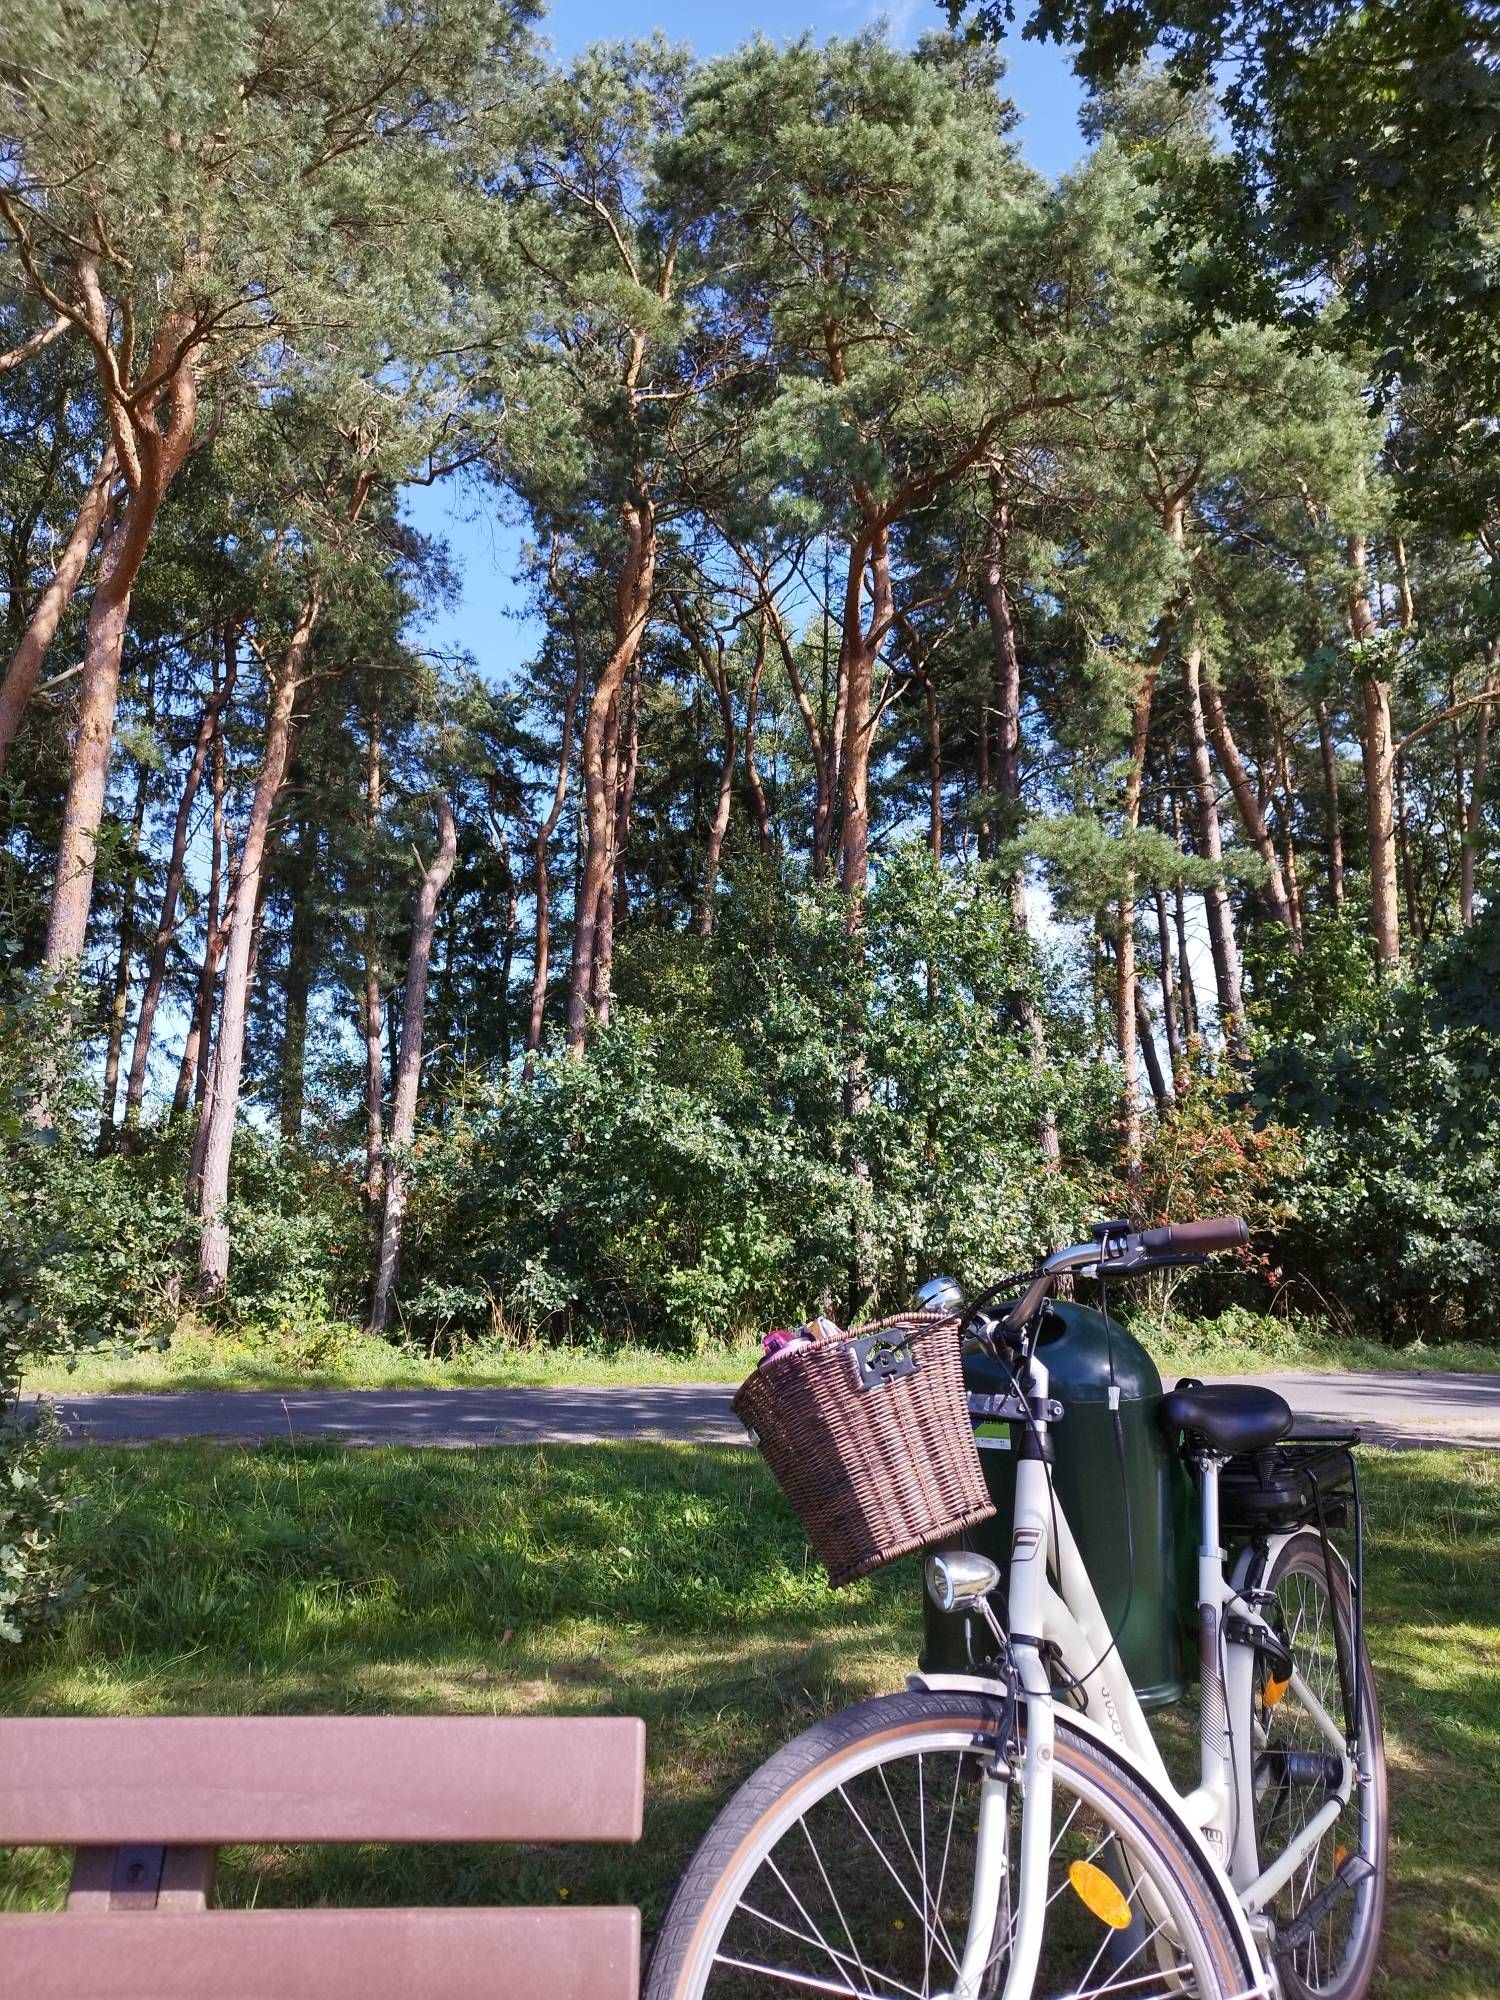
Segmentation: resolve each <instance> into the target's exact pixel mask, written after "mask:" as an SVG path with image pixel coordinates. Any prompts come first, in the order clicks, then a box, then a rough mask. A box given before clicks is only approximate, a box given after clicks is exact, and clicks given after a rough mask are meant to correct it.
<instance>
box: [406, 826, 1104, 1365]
mask: <svg viewBox="0 0 1500 2000" xmlns="http://www.w3.org/2000/svg"><path fill="white" fill-rule="evenodd" d="M756 901H757V899H756V897H755V896H754V894H753V892H752V893H747V895H746V896H745V898H744V900H743V902H741V903H739V904H738V905H736V906H731V908H730V910H728V911H726V916H725V920H724V922H723V924H722V926H721V928H720V931H719V933H718V935H717V936H716V937H715V938H714V939H713V940H711V941H709V942H706V943H700V942H699V941H698V940H695V939H694V940H689V939H682V938H679V939H674V940H670V941H667V940H662V939H657V940H655V942H654V945H653V944H648V945H647V947H646V948H645V950H644V951H643V952H642V954H641V956H640V957H639V958H638V959H636V961H635V963H634V964H633V965H631V964H628V963H627V965H626V966H625V967H624V968H623V969H622V976H621V989H622V994H623V995H625V996H626V1001H627V1004H624V1005H622V1006H620V1007H618V1008H617V1009H616V1012H615V1015H614V1018H613V1020H612V1021H611V1023H610V1025H609V1027H608V1028H607V1029H605V1030H602V1031H601V1032H600V1033H599V1034H598V1036H597V1037H596V1038H595V1040H594V1042H593V1044H592V1046H591V1048H590V1050H589V1053H588V1056H587V1058H586V1059H585V1060H584V1061H581V1062H576V1063H575V1062H569V1061H567V1060H565V1059H562V1058H554V1059H552V1060H551V1061H549V1062H548V1063H547V1064H546V1065H545V1066H544V1067H543V1068H542V1070H541V1071H540V1072H539V1075H538V1077H537V1080H536V1083H535V1084H534V1086H533V1087H531V1088H529V1089H526V1088H522V1089H516V1088H513V1087H512V1088H508V1089H505V1090H503V1091H502V1092H501V1093H500V1094H499V1095H497V1096H496V1097H495V1099H494V1100H493V1101H492V1103H491V1104H490V1106H489V1107H488V1108H487V1110H485V1111H484V1112H483V1113H482V1114H481V1115H480V1116H479V1117H477V1118H476V1119H474V1120H473V1121H471V1122H470V1123H468V1124H467V1125H465V1126H462V1127H459V1128H456V1129H454V1130H451V1131H445V1132H433V1133H429V1134H427V1135H426V1136H424V1137H423V1138H422V1139H420V1140H419V1142H418V1145H417V1147H416V1149H415V1151H416V1159H415V1164H414V1174H413V1189H412V1205H411V1225H410V1240H409V1250H408V1262H407V1270H408V1277H409V1281H410V1282H409V1289H408V1295H407V1302H406V1311H407V1324H408V1329H409V1331H410V1332H411V1333H412V1334H414V1335H416V1336H417V1337H420V1338H421V1339H423V1340H425V1341H429V1342H436V1341H442V1340H445V1339H452V1338H453V1337H454V1336H455V1335H459V1334H465V1333H467V1334H470V1335H473V1334H475V1333H479V1332H482V1331H484V1330H485V1329H486V1327H488V1326H496V1327H501V1328H506V1329H511V1330H513V1331H515V1332H516V1333H517V1334H519V1335H520V1336H522V1337H523V1338H535V1337H538V1336H540V1335H544V1334H545V1335H546V1336H547V1337H549V1338H554V1339H555V1338H569V1337H579V1336H582V1337H599V1336H603V1337H606V1338H629V1337H649V1338H652V1339H654V1340H660V1341H664V1342H666V1343H669V1344H671V1345H675V1346H679V1347H687V1348H692V1347H697V1346H702V1345H703V1344H704V1343H706V1342H708V1341H710V1340H715V1339H723V1338H725V1337H732V1336H736V1335H741V1334H744V1333H753V1332H756V1331H759V1330H761V1329H763V1328H764V1327H766V1326H768V1325H771V1324H773V1323H777V1322H785V1321H796V1320H798V1319H800V1318H803V1317H805V1316H806V1315H807V1314H808V1313H810V1312H812V1311H813V1310H815V1309H816V1308H817V1307H818V1306H819V1305H820V1303H821V1304H823V1305H827V1306H830V1307H831V1308H832V1309H834V1310H835V1311H844V1312H848V1311H851V1310H852V1311H865V1310H868V1309H869V1308H871V1307H872V1306H875V1305H882V1304H883V1305H886V1306H897V1305H900V1304H904V1303H905V1302H906V1300H907V1298H908V1297H909V1295H910V1292H911V1290H912V1288H913V1286H914V1284H915V1283H916V1282H917V1281H919V1280H920V1279H921V1278H922V1277H924V1276H926V1275H927V1274H928V1273H930V1272H931V1271H933V1270H935V1269H945V1268H953V1269H957V1270H960V1271H962V1272H965V1273H967V1274H969V1275H970V1276H971V1277H973V1278H974V1279H976V1280H977V1279H979V1278H981V1277H984V1276H987V1275H991V1274H993V1273H995V1272H996V1271H997V1270H999V1269H1001V1268H1008V1267H1009V1266H1011V1265H1014V1264H1015V1263H1016V1262H1017V1261H1025V1260H1026V1259H1029V1257H1030V1256H1031V1255H1032V1254H1033V1252H1034V1250H1035V1248H1036V1246H1037V1244H1038V1242H1040V1241H1043V1240H1050V1239H1052V1238H1053V1237H1055V1236H1056V1235H1058V1234H1059V1233H1061V1232H1063V1231H1064V1230H1066V1229H1067V1228H1070V1227H1073V1226H1075V1225H1076V1223H1077V1221H1078V1220H1079V1219H1080V1218H1081V1214H1082V1208H1083V1205H1084V1201H1083V1192H1082V1189H1081V1187H1080V1185H1079V1183H1078V1181H1077V1180H1076V1179H1073V1178H1070V1177H1068V1176H1066V1175H1054V1174H1047V1173H1044V1172H1042V1171H1039V1169H1038V1167H1037V1165H1036V1131H1037V1125H1038V1121H1039V1118H1040V1115H1041V1110H1042V1103H1043V1099H1044V1098H1048V1097H1050V1100H1051V1102H1052V1104H1053V1106H1054V1108H1055V1110H1056V1112H1057V1114H1058V1116H1059V1119H1060V1122H1061V1124H1062V1127H1063V1130H1064V1132H1065V1134H1066V1135H1068V1137H1069V1138H1071V1139H1072V1140H1073V1141H1074V1142H1075V1144H1079V1143H1082V1142H1083V1140H1084V1139H1085V1137H1086V1135H1087V1133H1088V1131H1089V1129H1090V1127H1091V1125H1092V1123H1093V1120H1094V1118H1095V1116H1096V1114H1097V1111H1098V1088H1099V1086H1098V1082H1097V1079H1096V1073H1095V1065H1093V1064H1092V1063H1089V1062H1085V1061H1081V1060H1078V1059H1076V1058H1070V1057H1069V1056H1068V1055H1067V1053H1066V1046H1067V1045H1066V1035H1065V1033H1064V1035H1063V1036H1062V1038H1061V1043H1060V1046H1059V1048H1058V1049H1057V1050H1056V1051H1055V1053H1054V1056H1053V1060H1052V1062H1051V1063H1050V1064H1049V1065H1048V1066H1047V1067H1046V1068H1045V1069H1044V1070H1043V1071H1042V1072H1041V1073H1040V1074H1038V1073H1037V1072H1036V1071H1035V1070H1034V1068H1033V1062H1032V1053H1031V1045H1030V1041H1029V1039H1028V1038H1027V1037H1026V1036H1025V1035H1024V1034H1023V1033H1022V1032H1021V1030H1020V1029H1019V1027H1018V1025H1017V1016H1016V1012H1015V1008H1014V1002H1015V1001H1016V1000H1017V999H1018V998H1019V997H1020V996H1021V995H1023V994H1028V993H1039V992H1040V990H1041V989H1040V974H1039V972H1038V969H1037V967H1036V966H1035V965H1034V963H1033V962H1031V960H1030V957H1029V953H1028V950H1027V947H1026V945H1025V941H1024V939H1018V938H1017V936H1016V934H1015V933H1014V931H1013V930H1012V928H1011V926H1010V922H1009V915H1008V907H1007V904H1006V900H1005V897H1004V895H1003V893H1002V892H1000V891H998V890H997V889H996V888H995V887H993V886H992V885H990V884H988V883H987V882H985V881H984V880H983V879H982V878H981V877H978V876H975V875H963V876H958V877H950V876H944V875H940V874H939V873H938V872H937V871H936V870H934V869H933V868H932V866H931V863H930V862H929V861H928V859H927V858H926V856H925V854H923V853H922V852H921V851H920V850H916V849H907V850H903V851H901V852H900V853H899V854H898V855H897V856H896V857H895V858H894V859H893V861H892V863H891V865H890V866H889V867H888V868H886V869H885V870H883V871H882V873H881V876H880V878H879V880H878V882H877V884H876V887H875V889H874V891H873V893H872V895H871V897H870V901H869V905H868V909H867V912H866V918H865V927H864V936H865V941H866V947H867V949H866V955H865V960H864V965H863V969H862V970H856V969H855V968H856V966H857V963H858V961H857V959H856V957H855V955H853V954H851V952H850V951H849V945H848V934H847V930H846V911H845V908H844V906H843V905H842V903H841V902H840V901H839V900H838V899H836V898H833V897H820V896H813V895H798V896H793V897H790V898H783V897H779V896H777V895H776V894H775V893H774V892H768V893H767V894H766V895H765V896H764V898H763V900H761V901H760V903H759V907H758V908H757V907H755V905H756ZM747 906H749V907H747ZM645 984H649V988H650V993H651V998H652V1007H651V1011H650V1012H649V1013H648V1012H647V1011H646V1010H645V1009H644V1007H642V1006H640V1005H631V1004H629V995H630V994H631V993H632V991H633V990H638V989H639V987H640V986H642V985H645ZM856 1062H857V1066H858V1069H859V1073H860V1075H861V1078H862V1102H861V1105H860V1107H859V1108H858V1109H857V1110H856V1112H855V1115H854V1116H853V1117H852V1118H848V1117H846V1116H845V1113H844V1102H845V1090H846V1088H847V1079H848V1075H849V1073H850V1067H851V1063H856ZM862 1241H867V1242H868V1244H869V1246H870V1255H871V1257H872V1258H873V1264H872V1267H871V1268H870V1270H869V1272H868V1274H867V1276H866V1279H865V1282H864V1283H863V1284H862V1285H861V1284H859V1283H858V1282H855V1281H852V1280H851V1262H852V1260H853V1258H854V1255H855V1246H856V1244H857V1243H859V1242H862ZM851 1286H852V1289H851Z"/></svg>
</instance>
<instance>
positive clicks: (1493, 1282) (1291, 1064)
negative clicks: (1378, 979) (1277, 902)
mask: <svg viewBox="0 0 1500 2000" xmlns="http://www.w3.org/2000/svg"><path fill="white" fill-rule="evenodd" d="M1330 961H1331V962H1332V964H1333V966H1334V968H1335V970H1336V972H1337V973H1338V974H1339V978H1338V979H1336V980H1333V981H1329V982H1327V984H1326V985H1325V987H1324V992H1325V993H1326V995H1327V1000H1326V1004H1325V1005H1323V1006H1322V1007H1321V1008H1319V1007H1316V1006H1315V1005H1304V1004H1302V1002H1301V1000H1300V997H1294V999H1293V1003H1292V1004H1291V1005H1290V1006H1289V1007H1288V1009H1287V1027H1288V1029H1289V1032H1287V1033H1286V1035H1285V1039H1280V1040H1272V1042H1271V1044H1270V1046H1269V1047H1268V1048H1267V1049H1266V1051H1265V1053H1264V1054H1263V1056H1262V1057H1261V1060H1260V1062H1259V1064H1258V1065H1257V1070H1256V1079H1255V1081H1256V1087H1257V1101H1258V1102H1259V1103H1260V1104H1261V1105H1262V1106H1265V1107H1269V1106H1272V1105H1274V1107H1275V1110H1276V1114H1277V1115H1278V1116H1279V1117H1281V1118H1284V1119H1286V1120H1288V1121H1289V1122H1290V1123H1292V1124H1293V1125H1295V1126H1296V1128H1297V1130H1298V1132H1299V1133H1300V1135H1301V1141H1302V1146H1303V1149H1304V1161H1303V1165H1302V1167H1301V1169H1300V1170H1299V1171H1298V1172H1297V1173H1296V1174H1295V1175H1294V1176H1292V1178H1291V1179H1290V1181H1289V1183H1288V1186H1287V1197H1288V1202H1289V1206H1290V1208H1291V1210H1292V1213H1293V1217H1294V1221H1293V1222H1292V1225H1291V1227H1290V1228H1289V1231H1288V1252H1289V1263H1290V1266H1291V1269H1292V1270H1293V1271H1294V1272H1295V1273H1296V1275H1297V1276H1298V1277H1299V1279H1300V1281H1301V1284H1302V1286H1304V1287H1305V1288H1306V1290H1305V1293H1304V1296H1305V1298H1306V1299H1307V1300H1308V1302H1310V1303H1320V1304H1321V1305H1322V1306H1323V1307H1324V1309H1332V1310H1335V1311H1336V1312H1338V1311H1341V1312H1343V1313H1346V1314H1347V1315H1348V1316H1349V1317H1350V1318H1351V1319H1352V1320H1353V1321H1354V1322H1355V1323H1356V1324H1357V1325H1358V1326H1359V1327H1361V1328H1368V1329H1369V1330H1370V1331H1372V1332H1376V1333H1379V1334H1380V1335H1382V1336H1383V1337H1385V1338H1387V1339H1397V1340H1411V1339H1415V1338H1422V1339H1429V1340H1430V1339H1443V1338H1445V1337H1447V1338H1468V1339H1476V1338H1482V1339H1485V1340H1494V1339H1495V1338H1496V1337H1497V1335H1500V1316H1497V1309H1496V1303H1495V1301H1496V1293H1497V1286H1500V1203H1497V1202H1496V1199H1495V1188H1496V1186H1497V1183H1500V908H1496V907H1493V906H1492V907H1491V908H1490V909H1489V910H1487V911H1486V912H1485V913H1484V915H1483V916H1482V917H1481V918H1480V920H1479V922H1478V923H1477V924H1476V925H1475V927H1474V928H1473V930H1471V931H1469V932H1467V933H1465V934H1464V935H1462V936H1461V937H1459V938H1456V939H1454V940H1453V941H1452V942H1450V943H1449V944H1447V945H1446V946H1444V947H1443V948H1441V949H1440V950H1437V951H1434V953H1433V954H1432V955H1431V958H1430V959H1429V962H1428V963H1427V965H1426V966H1425V967H1424V968H1423V971H1422V973H1421V974H1420V976H1417V977H1412V978H1410V979H1408V980H1406V981H1404V982H1401V983H1397V984H1391V985H1387V986H1384V987H1376V986H1375V985H1374V983H1373V976H1371V977H1370V978H1368V979H1367V980H1366V982H1365V983H1363V984H1360V983H1359V982H1358V981H1356V980H1354V979H1350V978H1348V976H1347V964H1348V961H1347V957H1346V956H1345V955H1344V953H1343V951H1342V948H1341V944H1340V941H1338V940H1336V939H1335V941H1334V943H1333V946H1332V948H1330V947H1329V943H1328V940H1327V939H1326V938H1325V940H1324V944H1323V948H1322V949H1321V950H1320V952H1319V954H1318V955H1317V956H1316V957H1315V960H1314V965H1313V968H1312V971H1313V975H1314V977H1315V978H1317V977H1318V976H1319V974H1320V973H1321V974H1324V975H1326V973H1327V970H1328V967H1329V964H1330ZM1340 985H1342V994H1341V993H1340V990H1339V989H1340ZM1278 1025H1279V1024H1278V1023H1276V1022H1275V1020H1274V1017H1273V1027H1272V1033H1273V1035H1274V1033H1275V1030H1276V1027H1277V1026H1278Z"/></svg>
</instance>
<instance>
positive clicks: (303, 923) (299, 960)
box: [278, 817, 318, 1143]
mask: <svg viewBox="0 0 1500 2000" xmlns="http://www.w3.org/2000/svg"><path fill="white" fill-rule="evenodd" d="M317 877H318V829H317V825H316V823H315V822H314V821H313V820H311V819H310V818H306V817H304V819H303V821H302V824H301V827H300V829H299V832H298V835H297V845H296V847H295V848H294V849H293V851H292V857H291V866H290V868H289V869H288V881H287V886H288V888H289V889H290V891H291V897H292V922H291V930H290V933H289V935H288V938H287V962H286V983H285V988H284V1005H283V1009H282V1030H281V1077H280V1085H281V1088H280V1099H281V1101H280V1104H279V1106H278V1111H279V1116H280V1125H281V1136H282V1138H283V1139H286V1140H289V1141H292V1142H294V1143H295V1142H296V1141H298V1140H300V1139H301V1137H302V1115H303V1112H304V1110H305V1109H306V1104H307V1010H308V1005H309V1002H310V1001H311V998H312V980H313V959H314V953H315V949H316V938H315V936H314V918H313V911H312V897H313V894H314V890H315V886H316V883H317Z"/></svg>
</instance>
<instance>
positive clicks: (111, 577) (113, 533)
mask: <svg viewBox="0 0 1500 2000" xmlns="http://www.w3.org/2000/svg"><path fill="white" fill-rule="evenodd" d="M182 334H183V328H182V327H181V325H180V324H179V323H178V322H177V321H175V320H169V321H168V322H167V323H166V324H164V326H163V328H162V330H161V332H160V333H159V334H158V335H157V338H156V341H155V343H154V344H153V350H152V351H153V356H157V355H159V356H160V358H159V359H157V360H156V361H155V368H156V371H157V372H158V373H159V374H162V375H164V376H165V380H164V381H163V384H162V388H161V389H160V390H159V391H158V392H157V393H156V394H155V395H154V396H153V397H152V398H151V406H150V408H149V409H143V410H140V411H138V412H136V413H134V414H133V415H132V416H131V417H130V418H129V419H128V422H129V428H130V433H131V439H132V445H133V449H134V454H135V457H136V466H135V470H134V472H133V475H132V479H131V485H130V490H129V493H128V495H127V497H126V499H125V501H124V503H123V505H122V506H121V508H120V509H119V511H118V513H117V514H116V517H115V521H114V526H113V527H112V529H111V530H110V535H109V539H108V541H107V542H106V543H105V545H104V554H103V556H102V557H101V558H100V562H99V574H98V576H97V577H96V579H95V582H94V595H93V600H92V602H91V603H90V605H89V622H88V632H87V635H86V637H85V640H84V651H83V683H82V690H81V693H80V696H79V704H78V722H77V726H76V729H75V731H74V738H73V762H72V768H71V771H70V773H69V778H68V792H67V798H66V800H65V801H64V804H63V819H62V832H61V837H60V839H59V841H58V848H57V871H56V874H55V876H54V879H53V886H52V909H51V914H50V917H49V920H48V924H47V944H46V951H45V962H46V965H47V968H48V970H49V971H50V972H54V973H56V972H60V971H62V969H63V968H64V967H65V966H76V965H77V964H78V963H79V961H80V960H81V959H82V957H83V950H84V944H85V941H86V938H87V935H88V921H89V909H90V906H91V905H92V903H93V896H94V868H95V862H96V848H97V844H98V838H99V827H100V824H101V823H102V820H103V817H104V794H105V788H106V785H107V784H108V780H109V760H110V752H111V750H112V749H113V747H114V735H115V709H116V706H117V704H118V701H119V695H120V661H121V656H122V654H123V652H124V647H125V632H126V628H127V626H128V624H129V621H130V598H131V592H132V591H133V590H134V588H135V580H136V578H137V576H138V575H139V574H140V568H141V564H142V562H143V561H144V560H145V556H146V549H147V547H148V545H149V543H150V540H151V533H152V530H153V528H154V527H155V525H156V520H157V516H158V514H159V513H160V511H161V505H162V501H163V500H164V499H165V497H166V493H167V489H168V487H169V486H170V485H171V483H172V481H173V479H174V478H175V477H176V476H177V473H178V472H179V471H180V470H181V467H182V465H183V462H184V460H185V459H186V457H187V454H188V451H189V449H190V448H191V445H192V441H193V431H194V428H195V425H196V422H197V411H198V383H197V374H196V364H195V361H194V359H193V357H192V356H191V354H189V355H188V356H186V357H185V358H178V359H177V360H176V363H175V366H174V367H173V368H172V370H171V372H170V374H167V373H166V370H167V361H168V357H170V356H174V355H177V354H178V351H179V346H180V342H181V338H182ZM152 365H153V364H152V363H150V362H148V364H147V372H148V376H149V375H150V373H151V369H152ZM166 403H169V404H170V408H171V416H170V419H169V422H168V424H167V427H166V429H165V431H163V430H161V429H160V428H159V427H158V424H157V421H156V412H157V410H158V409H160V408H161V407H162V406H163V404H166ZM121 421H122V422H124V421H126V420H125V419H122V420H121ZM119 437H120V433H119V432H118V431H117V433H116V443H117V445H118V444H119ZM120 449H121V450H123V449H124V447H123V446H120Z"/></svg>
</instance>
